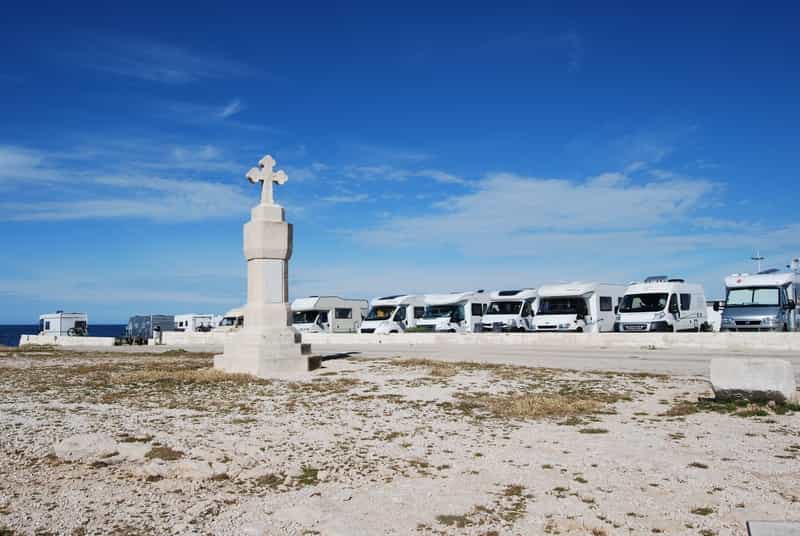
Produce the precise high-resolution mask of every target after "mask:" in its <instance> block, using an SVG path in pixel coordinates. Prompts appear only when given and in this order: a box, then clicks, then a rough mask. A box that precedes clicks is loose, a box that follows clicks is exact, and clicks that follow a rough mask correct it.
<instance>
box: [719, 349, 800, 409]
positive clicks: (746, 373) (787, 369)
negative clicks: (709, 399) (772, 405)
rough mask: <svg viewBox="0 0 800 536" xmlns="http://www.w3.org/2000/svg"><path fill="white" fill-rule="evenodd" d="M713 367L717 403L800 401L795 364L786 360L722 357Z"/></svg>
mask: <svg viewBox="0 0 800 536" xmlns="http://www.w3.org/2000/svg"><path fill="white" fill-rule="evenodd" d="M709 368H710V379H711V388H712V389H713V390H714V396H715V397H716V399H717V400H723V401H725V400H752V401H761V402H763V401H768V400H774V401H776V402H796V401H797V400H798V396H797V384H796V382H795V379H794V370H793V369H792V364H791V363H789V362H788V361H784V360H783V359H736V358H718V359H712V360H711V364H710V367H709Z"/></svg>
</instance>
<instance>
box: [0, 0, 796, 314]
mask: <svg viewBox="0 0 800 536" xmlns="http://www.w3.org/2000/svg"><path fill="white" fill-rule="evenodd" d="M165 4H166V3H159V4H154V5H152V6H148V5H146V4H145V3H140V4H137V5H136V6H135V7H134V6H131V7H122V6H117V5H114V6H112V5H110V4H108V3H96V4H92V3H70V4H55V5H53V6H50V7H48V8H43V7H42V6H40V5H34V4H29V5H17V6H11V5H10V6H5V7H4V13H3V18H2V19H0V50H2V51H3V53H2V54H0V117H2V121H0V232H1V235H2V237H3V247H2V249H0V323H13V322H26V323H27V322H33V321H35V320H36V318H37V316H38V315H39V314H40V313H43V312H47V311H50V310H55V309H60V308H63V309H70V310H80V311H88V312H89V314H90V320H91V321H92V322H94V323H101V322H117V321H125V320H126V319H127V317H128V316H130V315H131V314H135V313H147V312H159V313H161V312H174V313H181V312H190V311H194V312H206V311H209V312H222V311H224V310H225V309H228V308H230V307H233V306H236V305H238V304H239V303H241V302H242V301H244V295H245V285H246V281H245V261H244V259H243V257H242V253H241V225H242V223H244V221H245V220H246V219H247V217H248V211H249V208H250V206H252V205H253V204H255V203H256V202H257V200H258V191H257V188H255V187H254V186H252V185H250V184H249V183H248V182H247V181H246V180H245V178H244V174H245V172H246V171H247V170H248V169H249V168H250V167H251V166H253V165H255V164H256V162H257V161H258V159H259V158H260V157H261V156H263V155H264V154H266V153H271V154H272V155H273V156H274V157H275V159H276V160H277V162H278V167H279V168H282V169H284V170H285V171H286V172H287V173H288V175H289V182H288V183H287V184H286V185H284V186H282V187H279V188H278V190H277V192H276V198H277V200H278V201H279V202H280V203H281V204H283V205H284V206H285V207H286V209H287V217H288V219H289V221H291V222H293V223H294V225H295V247H294V256H293V258H292V262H291V266H290V287H291V288H290V292H291V294H292V295H293V296H302V295H308V294H338V295H343V296H348V297H373V296H375V295H378V294H386V293H397V292H444V291H450V290H460V289H469V288H485V289H487V290H488V289H496V288H508V287H520V286H537V285H539V284H543V283H547V282H553V281H561V280H573V279H583V280H605V281H609V282H628V281H632V280H638V279H641V278H643V277H645V276H648V275H653V274H662V273H666V274H670V275H675V276H684V277H686V278H687V279H689V280H692V281H697V282H700V283H703V284H704V285H705V286H706V294H707V295H708V296H709V297H717V296H720V295H721V294H722V278H723V276H724V275H726V274H728V273H731V272H736V271H746V270H751V269H752V267H753V263H752V262H751V261H749V260H748V259H749V257H750V256H751V255H752V254H753V253H754V251H756V250H760V251H761V253H762V254H763V255H765V256H766V257H767V264H768V265H770V266H783V265H785V264H786V263H787V262H788V260H789V259H790V258H791V257H792V256H795V255H798V254H800V244H798V242H800V241H799V240H798V231H800V225H798V223H797V222H796V215H797V210H796V207H797V204H798V202H797V197H796V195H795V191H796V187H797V169H798V165H797V155H798V149H800V130H798V123H799V121H798V120H799V119H800V109H799V108H800V104H799V102H800V101H798V97H797V96H798V95H800V83H799V82H800V68H798V67H800V65H798V56H797V51H798V50H800V37H799V36H798V32H797V31H796V28H797V25H798V21H799V19H800V17H798V8H797V7H795V6H793V5H792V4H790V3H788V2H787V3H784V4H780V3H775V4H773V3H759V4H752V3H750V4H749V5H748V4H747V3H732V2H727V3H724V4H722V3H719V4H707V5H705V6H702V5H698V4H697V3H691V4H681V3H671V4H670V5H669V6H664V7H660V8H653V7H648V8H646V9H645V8H642V9H640V10H639V11H635V10H632V9H631V8H630V7H626V6H624V5H622V4H619V5H615V4H609V3H605V4H602V5H601V4H598V3H586V4H580V3H565V2H559V3H558V5H557V6H556V5H551V4H541V5H539V6H527V7H521V6H519V5H516V6H513V5H502V4H497V3H493V4H491V5H489V4H484V5H483V6H480V5H465V4H463V3H461V4H458V5H455V4H454V5H446V4H439V5H435V4H433V3H430V2H428V3H422V4H412V3H408V2H404V3H398V4H395V5H389V4H386V3H374V2H371V3H364V4H345V3H335V4H331V3H325V4H319V5H315V4H307V3H306V4H301V3H280V4H276V5H269V4H268V3H262V4H260V5H258V6H256V5H246V4H237V3H232V2H227V3H224V4H219V3H213V4H209V5H202V4H197V5H194V6H193V7H192V8H191V9H188V8H185V7H171V6H168V5H165Z"/></svg>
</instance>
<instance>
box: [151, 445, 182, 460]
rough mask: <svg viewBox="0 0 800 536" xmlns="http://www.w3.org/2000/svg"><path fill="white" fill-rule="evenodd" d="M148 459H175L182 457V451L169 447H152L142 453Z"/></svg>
mask: <svg viewBox="0 0 800 536" xmlns="http://www.w3.org/2000/svg"><path fill="white" fill-rule="evenodd" d="M144 457H145V458H147V459H148V460H154V459H155V460H166V461H175V460H180V459H181V458H183V452H181V451H179V450H175V449H173V448H170V447H164V446H159V447H153V448H151V449H150V450H149V451H147V453H146V454H145V455H144Z"/></svg>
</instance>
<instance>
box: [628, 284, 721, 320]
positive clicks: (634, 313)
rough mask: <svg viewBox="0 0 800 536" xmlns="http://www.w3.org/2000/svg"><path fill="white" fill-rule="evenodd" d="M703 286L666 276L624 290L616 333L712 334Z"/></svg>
mask: <svg viewBox="0 0 800 536" xmlns="http://www.w3.org/2000/svg"><path fill="white" fill-rule="evenodd" d="M710 330H711V325H710V324H709V322H708V310H707V305H706V295H705V292H704V291H703V287H702V286H700V285H691V284H689V283H686V282H685V281H684V280H683V279H670V278H669V277H667V276H654V277H648V278H647V279H645V280H644V283H634V284H632V285H631V286H629V287H628V289H627V290H626V291H625V296H623V297H622V303H620V305H619V311H618V312H617V320H616V323H615V324H614V331H620V332H640V331H710Z"/></svg>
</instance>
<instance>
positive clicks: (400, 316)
mask: <svg viewBox="0 0 800 536" xmlns="http://www.w3.org/2000/svg"><path fill="white" fill-rule="evenodd" d="M405 320H406V308H405V307H403V306H402V305H401V306H400V307H398V308H397V312H396V313H395V315H394V321H395V322H405Z"/></svg>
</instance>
